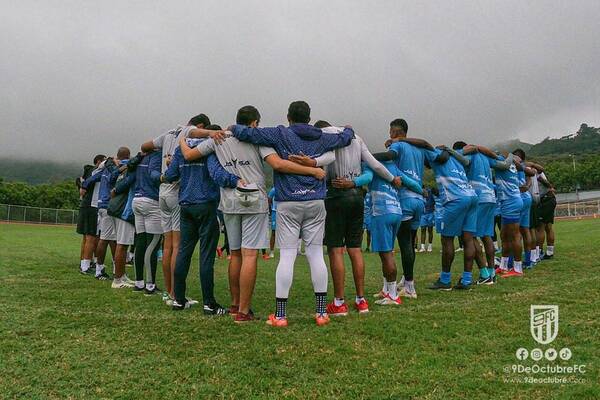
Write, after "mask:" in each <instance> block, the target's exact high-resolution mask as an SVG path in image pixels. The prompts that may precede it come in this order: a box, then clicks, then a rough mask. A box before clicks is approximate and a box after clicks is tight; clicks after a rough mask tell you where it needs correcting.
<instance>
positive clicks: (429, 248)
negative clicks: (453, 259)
mask: <svg viewBox="0 0 600 400" xmlns="http://www.w3.org/2000/svg"><path fill="white" fill-rule="evenodd" d="M432 250H433V245H432V244H431V243H429V245H427V251H432Z"/></svg>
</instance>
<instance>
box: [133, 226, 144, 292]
mask: <svg viewBox="0 0 600 400" xmlns="http://www.w3.org/2000/svg"><path fill="white" fill-rule="evenodd" d="M146 246H147V245H146V233H145V232H143V233H136V234H135V254H134V264H135V280H136V281H143V280H144V254H145V253H146Z"/></svg>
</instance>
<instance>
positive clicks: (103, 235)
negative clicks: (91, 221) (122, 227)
mask: <svg viewBox="0 0 600 400" xmlns="http://www.w3.org/2000/svg"><path fill="white" fill-rule="evenodd" d="M98 220H99V222H100V223H99V225H98V226H99V227H100V239H101V240H117V232H116V231H115V221H114V220H113V217H111V216H110V215H108V213H107V211H106V209H105V208H99V209H98Z"/></svg>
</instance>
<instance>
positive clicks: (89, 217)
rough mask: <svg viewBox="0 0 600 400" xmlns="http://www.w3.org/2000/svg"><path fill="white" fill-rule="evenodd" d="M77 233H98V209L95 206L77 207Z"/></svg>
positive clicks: (94, 234)
mask: <svg viewBox="0 0 600 400" xmlns="http://www.w3.org/2000/svg"><path fill="white" fill-rule="evenodd" d="M77 233H79V234H80V235H93V236H96V235H98V209H97V208H96V207H81V208H79V219H78V220H77Z"/></svg>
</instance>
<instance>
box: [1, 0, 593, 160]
mask: <svg viewBox="0 0 600 400" xmlns="http://www.w3.org/2000/svg"><path fill="white" fill-rule="evenodd" d="M599 15H600V1H598V0H593V1H548V0H540V1H529V0H528V1H522V0H520V1H478V2H475V1H464V2H461V1H427V2H424V1H420V2H415V1H331V0H329V1H308V0H302V1H293V2H292V1H282V0H273V1H271V0H269V1H266V0H260V1H248V0H244V1H226V2H225V1H210V2H209V1H177V2H173V1H159V2H152V1H139V2H138V1H136V2H134V1H97V2H96V1H95V2H92V1H79V0H77V1H37V2H30V1H23V0H20V1H6V0H0V51H1V52H0V54H1V55H2V56H1V57H0V87H1V88H2V96H0V122H1V124H0V156H6V155H11V156H17V157H25V156H36V157H47V158H52V159H72V160H77V161H80V160H87V159H88V158H90V157H91V156H92V155H93V154H95V153H98V152H103V153H108V154H112V153H114V152H115V151H116V148H117V146H119V145H129V146H130V147H131V148H132V149H134V148H137V147H138V146H139V143H141V142H142V141H144V140H146V139H149V138H152V137H155V136H157V135H158V134H160V133H161V132H162V131H164V130H166V129H168V128H171V127H173V126H174V125H176V124H177V123H181V122H186V121H187V120H188V119H189V117H191V116H192V115H194V114H197V113H200V112H204V113H206V114H208V115H209V116H210V117H211V120H212V121H213V122H214V123H218V124H221V125H228V124H230V123H232V122H233V120H234V118H235V112H236V110H237V109H238V108H239V107H240V106H243V105H246V104H253V105H255V106H257V107H258V108H259V110H260V111H261V113H262V116H263V119H262V125H264V126H268V125H274V124H279V123H284V122H285V115H286V110H287V106H288V104H289V103H290V101H293V100H299V99H303V100H306V101H307V102H308V103H309V104H310V105H311V107H312V110H313V111H312V115H313V118H315V119H319V118H322V119H327V120H329V121H330V122H334V123H339V124H346V123H348V124H351V125H353V126H354V128H355V130H356V132H357V133H358V134H360V135H361V136H363V137H364V138H366V140H367V142H368V144H369V147H370V148H371V149H372V150H377V149H380V148H381V142H382V141H383V139H384V138H385V137H386V136H387V130H388V124H389V121H390V120H392V119H393V118H396V117H403V118H406V119H407V120H408V123H409V126H410V128H409V135H412V136H419V137H424V138H427V139H429V140H431V141H432V142H434V143H435V144H437V143H442V142H445V143H451V142H452V141H453V140H455V139H458V138H461V139H465V140H467V141H471V142H475V141H476V142H480V143H488V144H489V143H495V142H499V141H502V140H505V139H508V138H515V137H519V138H521V139H522V140H526V141H538V140H540V139H542V138H544V137H545V136H561V135H563V134H567V133H570V132H573V131H575V130H576V129H577V128H578V127H579V124H580V123H581V122H586V123H588V124H590V125H594V126H598V125H600V100H599V99H600V39H599V38H600V23H598V16H599Z"/></svg>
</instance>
